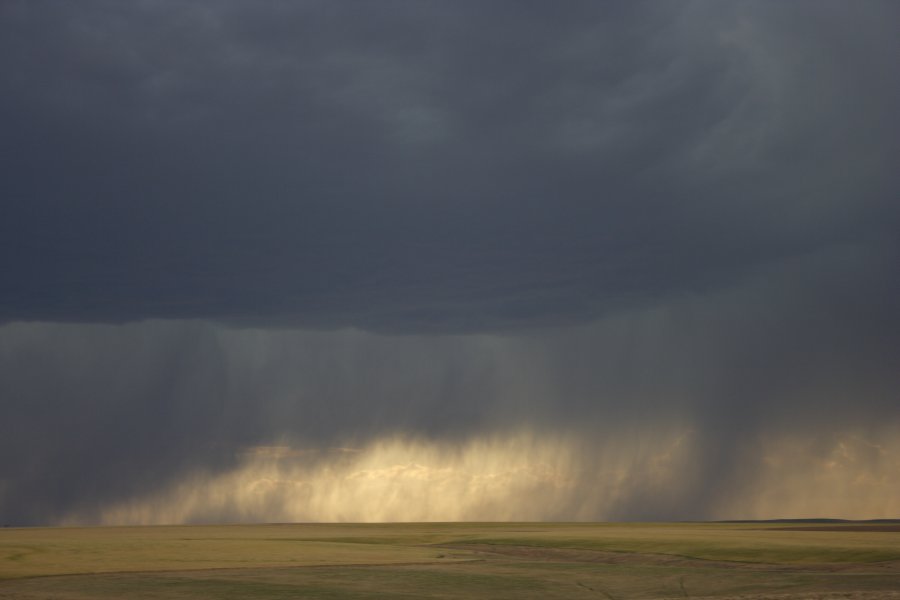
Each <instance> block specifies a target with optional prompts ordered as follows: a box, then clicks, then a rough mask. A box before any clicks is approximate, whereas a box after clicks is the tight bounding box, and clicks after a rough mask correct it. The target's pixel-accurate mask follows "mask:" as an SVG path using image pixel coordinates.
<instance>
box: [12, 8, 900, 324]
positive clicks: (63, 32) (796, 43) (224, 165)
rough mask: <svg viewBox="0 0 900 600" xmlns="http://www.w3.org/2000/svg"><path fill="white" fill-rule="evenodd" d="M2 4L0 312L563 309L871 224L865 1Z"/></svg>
mask: <svg viewBox="0 0 900 600" xmlns="http://www.w3.org/2000/svg"><path fill="white" fill-rule="evenodd" d="M2 10H3V20H2V22H3V25H2V27H3V28H4V32H3V36H2V39H3V40H4V41H3V42H2V44H3V52H2V57H3V58H2V59H0V60H2V61H3V65H2V66H3V69H2V71H3V73H4V75H3V78H2V79H0V86H2V92H3V93H2V94H0V98H2V100H0V119H2V125H3V129H4V132H5V133H4V136H3V140H2V142H0V153H2V156H3V160H4V164H5V165H6V167H5V169H6V171H7V173H8V176H7V177H5V178H4V181H3V184H2V186H3V187H2V194H3V206H4V212H5V218H4V219H3V221H2V225H0V227H2V231H0V233H2V238H3V240H4V244H5V248H6V249H7V250H6V251H5V252H4V253H3V255H2V259H0V260H2V261H3V262H2V271H3V272H4V273H5V276H4V277H3V281H2V284H0V285H2V286H3V288H2V298H3V301H2V304H0V319H5V320H15V319H45V320H66V321H94V322H110V321H111V322H120V321H123V320H132V319H140V318H183V317H201V318H218V319H234V320H239V321H240V320H245V321H250V322H271V323H288V324H295V325H303V326H313V327H334V326H344V325H355V326H360V327H364V328H373V329H381V330H404V331H415V330H419V331H425V330H443V331H454V330H469V331H471V330H478V329H485V328H487V329H495V328H508V327H517V326H520V325H522V324H527V325H532V324H535V323H539V322H546V323H565V322H572V321H578V320H582V319H585V318H590V317H593V316H596V315H598V314H602V313H603V312H604V311H608V310H610V309H612V308H619V307H622V306H627V305H630V304H632V303H634V302H646V301H648V300H652V299H653V298H658V297H660V296H661V295H665V294H668V293H670V292H673V291H685V290H688V291H690V290H703V289H709V288H710V287H711V286H715V285H719V284H721V283H722V282H727V281H729V280H733V279H734V278H735V277H739V276H741V274H742V273H745V272H746V271H747V269H748V268H752V267H754V266H756V265H760V264H766V263H769V262H771V261H773V260H775V259H778V258H782V257H785V256H790V255H793V254H796V253H799V252H806V251H811V250H815V249H818V248H821V247H824V246H828V245H831V244H835V243H860V242H868V241H870V240H873V239H876V238H878V237H880V236H885V235H889V234H890V232H892V230H893V227H894V226H896V225H897V222H898V218H897V216H898V211H897V206H896V202H895V198H896V192H897V189H898V183H897V175H896V174H895V170H894V169H891V168H890V167H891V164H890V161H891V157H892V156H894V157H895V156H896V155H897V150H898V147H897V144H898V142H897V141H896V140H897V139H900V136H897V135H894V134H896V133H897V122H896V116H895V115H894V110H893V107H894V106H896V104H897V102H896V101H897V100H900V97H898V84H897V83H896V78H894V77H891V76H890V75H891V74H892V71H893V62H894V61H892V60H891V58H890V57H891V56H896V51H897V42H896V40H895V39H894V36H892V35H891V31H890V29H889V27H887V26H886V25H885V23H886V22H889V21H890V18H889V17H890V16H891V14H892V13H895V12H896V8H895V7H893V6H892V5H891V4H890V3H876V2H870V3H862V4H856V5H854V6H852V7H851V6H849V5H845V4H841V3H815V9H814V10H813V5H812V4H802V3H791V4H776V3H771V4H760V3H706V2H698V3H682V4H671V3H627V4H625V3H622V4H612V3H609V4H606V3H604V4H600V5H597V4H596V3H572V4H567V5H566V7H565V8H558V7H557V8H550V7H546V6H542V5H530V4H522V3H492V4H491V5H489V6H485V5H481V4H476V3H412V2H387V3H379V4H377V5H375V4H364V3H347V4H341V5H333V4H320V3H288V4H283V3H268V4H265V3H264V4H262V5H260V4H258V3H243V2H226V3H192V4H190V5H184V4H183V3H170V2H157V3H146V4H141V5H129V6H126V5H121V4H116V3H106V2H88V3H80V4H79V5H78V7H75V6H71V7H68V6H63V5H60V4H54V3H42V2H37V3H35V2H10V3H5V4H4V7H3V9H2Z"/></svg>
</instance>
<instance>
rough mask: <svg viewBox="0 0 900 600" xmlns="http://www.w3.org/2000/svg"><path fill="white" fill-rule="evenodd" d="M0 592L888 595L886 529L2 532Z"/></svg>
mask: <svg viewBox="0 0 900 600" xmlns="http://www.w3.org/2000/svg"><path fill="white" fill-rule="evenodd" d="M0 598H4V599H6V598H23V599H24V598H31V599H39V598H56V599H73V600H74V599H105V598H180V599H193V598H223V599H231V598H233V599H238V598H241V599H257V598H259V599H262V598H267V599H273V598H475V599H477V598H516V599H522V598H606V599H608V600H625V599H632V598H634V599H638V598H719V599H723V600H724V599H729V600H731V599H736V598H746V599H748V600H749V599H753V600H762V599H764V598H771V599H788V598H804V599H813V598H817V599H829V600H830V599H838V598H842V599H854V600H870V599H876V598H890V599H897V600H900V525H898V524H897V523H895V522H891V523H871V522H866V523H860V522H856V523H809V522H778V523H772V522H766V523H763V522H749V523H392V524H272V525H196V526H154V527H95V528H5V529H0Z"/></svg>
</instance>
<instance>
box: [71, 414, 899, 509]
mask: <svg viewBox="0 0 900 600" xmlns="http://www.w3.org/2000/svg"><path fill="white" fill-rule="evenodd" d="M890 439H891V440H892V441H891V442H889V443H886V442H884V441H883V440H882V442H880V443H874V442H871V441H866V440H865V439H864V438H862V437H860V436H858V435H851V434H848V435H845V436H842V437H837V438H834V439H833V440H832V441H829V442H822V441H821V440H819V441H816V440H815V439H814V438H812V437H809V438H799V437H796V436H794V437H791V436H783V437H781V438H778V439H771V440H766V441H764V443H763V444H762V446H763V449H764V451H763V455H762V457H761V458H760V457H747V458H745V459H744V462H745V465H744V466H745V467H746V477H738V478H736V479H735V481H737V487H734V485H735V484H733V483H732V484H729V485H731V486H732V487H731V489H729V490H728V492H729V493H727V494H722V495H721V497H720V498H719V500H718V501H717V504H716V505H715V506H712V507H708V509H707V510H708V512H709V513H710V514H706V515H703V516H705V517H706V518H718V519H737V518H759V519H764V518H784V517H837V518H885V517H897V516H898V514H900V442H897V441H894V440H898V439H900V438H898V437H896V436H893V437H891V438H890ZM694 442H695V440H694V436H693V435H692V434H691V432H690V430H689V429H687V428H678V429H674V428H673V429H672V430H670V431H664V432H663V431H659V432H656V433H655V434H654V435H652V436H649V437H637V436H635V435H633V434H632V435H626V434H624V433H623V434H622V435H620V436H616V437H615V439H614V438H606V439H603V440H599V441H598V440H584V439H577V438H574V437H571V436H561V435H547V434H544V435H536V434H534V433H527V432H521V433H517V434H507V435H500V434H497V435H494V436H485V437H482V438H476V439H469V440H465V441H458V442H436V441H428V440H423V439H412V438H404V437H400V436H393V437H385V438H383V439H379V440H376V441H374V442H372V443H370V444H367V445H365V446H362V447H359V448H332V449H330V450H328V451H324V452H318V451H310V450H303V449H298V448H293V447H290V446H284V445H282V446H278V445H274V446H262V447H253V448H247V449H245V451H243V452H242V454H241V461H240V464H239V466H238V467H237V468H236V469H234V470H233V471H230V472H227V473H224V474H218V475H204V474H195V475H194V476H192V477H189V478H186V479H184V480H183V481H181V482H179V483H178V484H177V485H175V486H174V487H172V488H170V489H165V490H160V491H159V492H158V493H156V494H154V495H152V496H150V497H143V498H136V499H134V500H132V501H129V502H125V503H122V504H118V505H115V506H110V507H107V508H106V509H104V510H102V512H101V513H100V514H99V517H97V516H96V515H95V516H94V517H87V516H85V515H72V516H70V518H68V519H66V520H65V524H78V523H85V522H90V521H93V522H96V521H99V522H101V523H103V524H160V523H191V522H195V523H196V522H292V521H297V522H304V521H306V522H373V521H507V520H523V521H525V520H548V521H552V520H609V519H635V518H654V516H653V515H654V514H660V511H662V514H665V511H667V510H670V511H671V512H672V514H677V513H678V512H683V511H684V510H685V503H688V502H690V499H691V498H693V497H696V494H694V492H696V490H694V489H692V487H694V486H696V485H698V484H699V482H701V481H704V477H703V476H702V475H700V474H699V473H698V466H697V465H698V462H697V458H698V456H697V452H698V449H699V446H698V445H697V444H696V443H694ZM679 503H680V504H679ZM673 507H674V508H673ZM688 508H690V507H688Z"/></svg>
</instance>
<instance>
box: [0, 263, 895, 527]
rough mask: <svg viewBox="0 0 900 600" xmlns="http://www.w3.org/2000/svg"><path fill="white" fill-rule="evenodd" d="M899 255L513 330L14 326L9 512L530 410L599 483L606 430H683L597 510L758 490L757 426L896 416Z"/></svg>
mask: <svg viewBox="0 0 900 600" xmlns="http://www.w3.org/2000/svg"><path fill="white" fill-rule="evenodd" d="M874 263H880V264H881V267H880V268H879V269H873V268H872V267H871V265H872V264H874ZM892 272H893V265H892V264H890V263H887V262H885V261H883V260H878V259H873V258H872V257H871V256H867V255H866V253H865V252H864V251H860V250H858V249H853V248H849V249H844V250H843V251H841V252H839V253H833V254H829V255H826V256H815V257H810V258H807V259H804V260H802V261H799V262H798V263H796V264H792V265H789V266H786V267H784V268H783V269H782V270H780V272H779V273H777V274H772V273H768V274H766V276H763V277H758V278H756V279H754V280H753V281H749V282H747V283H745V284H742V285H741V286H738V287H735V288H733V289H731V290H728V291H723V292H720V293H718V294H714V295H711V296H700V295H698V296H692V297H684V298H681V299H680V300H678V301H673V302H671V303H668V304H665V305H660V306H656V307H654V308H648V309H643V310H631V311H625V312H622V313H619V314H618V315H617V316H614V317H608V318H606V319H602V320H599V321H596V322H594V323H592V324H590V325H588V326H582V327H566V328H553V329H542V330H539V331H532V332H530V333H522V334H519V335H503V336H500V335H494V334H491V335H464V336H459V335H443V336H434V335H429V336H418V335H416V336H413V335H403V336H384V335H379V334H371V333H365V332H361V331H354V330H343V331H338V332H316V333H313V332H303V331H274V330H272V329H255V330H254V329H228V328H223V327H221V326H212V325H209V324H203V323H191V322H146V323H142V324H131V325H125V326H112V325H103V326H99V325H86V324H69V325H53V324H12V325H7V326H5V327H3V328H0V397H2V398H3V399H4V415H5V418H4V420H3V422H2V424H0V473H2V477H0V513H2V514H3V515H4V518H5V519H7V520H8V521H10V522H12V523H16V524H37V523H48V522H54V521H55V520H56V519H59V518H61V517H62V516H64V515H66V514H69V513H72V512H75V513H81V514H87V515H92V514H95V512H94V511H97V510H99V509H101V508H102V507H104V506H107V505H109V504H110V503H116V502H124V501H128V500H129V499H132V498H141V497H143V496H145V495H148V494H153V493H157V492H159V491H160V490H165V489H166V488H167V487H168V486H169V485H172V484H175V483H179V482H184V481H190V480H191V477H193V476H195V475H197V474H199V475H203V474H207V473H212V474H216V473H222V472H228V470H229V469H231V468H233V467H234V466H235V465H236V464H237V463H238V461H239V459H240V457H241V453H242V451H243V450H244V449H246V448H248V447H252V446H256V445H266V444H289V445H291V446H293V447H295V448H300V449H320V450H321V449H325V448H329V447H332V448H333V447H337V446H349V447H357V446H359V445H365V444H366V443H368V442H370V441H373V440H378V439H381V438H384V437H385V436H389V435H392V434H402V435H407V436H413V437H422V438H424V439H430V440H457V441H460V440H467V439H478V438H479V436H485V435H492V434H498V433H500V434H502V433H503V432H515V431H516V430H518V429H519V428H523V427H524V428H527V429H531V430H533V431H535V432H537V434H539V435H542V434H543V435H555V434H560V433H565V435H566V436H568V437H569V438H570V439H573V440H581V442H580V443H581V444H582V446H583V452H584V456H585V465H586V466H585V472H584V475H583V476H584V483H583V485H584V486H585V488H586V489H589V488H594V487H601V488H602V487H603V485H604V482H603V481H602V479H597V478H599V477H601V474H599V473H596V472H593V471H591V468H590V465H591V461H590V459H589V458H588V457H590V456H591V452H595V453H598V452H600V450H599V448H600V447H601V445H602V444H603V443H604V442H605V441H606V440H607V439H610V438H613V437H614V436H619V437H616V438H614V439H622V438H623V437H624V439H626V440H628V439H632V438H633V439H644V440H646V442H647V443H653V441H654V432H657V431H663V432H667V433H671V430H672V429H674V430H676V431H678V430H684V431H690V432H692V433H691V440H692V442H691V443H692V444H693V448H694V450H693V453H692V454H691V455H690V463H689V467H688V468H686V469H685V470H684V471H683V472H679V473H678V474H677V476H675V475H673V477H675V480H676V481H689V482H691V483H692V485H688V486H685V488H684V490H683V491H681V492H679V493H676V491H675V490H671V492H672V493H671V494H669V495H666V496H665V497H664V498H661V497H660V496H659V490H658V489H656V488H653V487H652V486H650V487H648V488H647V489H646V490H644V489H643V488H641V487H640V486H637V488H636V491H635V492H634V493H633V495H631V496H629V497H627V498H626V499H625V500H627V501H625V500H623V502H622V503H621V505H620V506H619V507H618V509H617V512H616V513H613V514H612V515H610V514H609V513H601V512H588V513H587V514H588V515H589V516H592V517H593V518H609V517H610V516H614V517H616V518H623V519H645V518H651V519H660V518H662V519H666V518H668V519H672V518H676V519H683V518H710V517H712V516H714V515H715V513H714V512H713V507H715V506H716V505H717V503H718V502H719V501H720V500H721V498H722V496H723V495H725V494H733V495H737V496H740V495H741V494H744V495H745V496H746V497H751V496H752V495H751V493H750V492H751V489H750V488H751V487H752V484H753V479H752V477H753V473H754V470H755V469H757V468H758V467H759V462H760V460H761V456H760V452H761V450H760V448H761V446H760V445H761V444H762V443H763V442H764V441H765V440H766V439H767V438H766V436H772V435H778V434H787V435H789V436H794V437H796V436H813V437H814V439H817V440H819V443H820V444H822V445H823V446H825V447H827V446H828V444H829V443H831V441H832V440H833V439H835V436H839V435H845V434H846V433H847V432H853V433H856V434H858V435H860V436H861V439H863V440H872V443H875V442H877V441H878V440H883V439H891V436H892V435H895V433H896V427H897V423H898V421H900V414H898V405H897V403H896V393H897V390H898V389H900V380H898V374H897V370H896V368H895V360H894V359H895V358H896V357H897V356H898V355H900V341H898V340H900V319H898V317H897V315H896V311H895V310H894V302H893V298H894V297H895V295H894V296H892V295H891V294H895V293H896V290H893V291H891V290H889V289H885V288H884V285H885V282H886V281H888V280H889V277H890V275H891V273H892ZM862 289H865V290H869V291H872V290H876V289H881V290H882V292H883V293H884V294H883V295H882V296H880V297H878V298H868V297H865V298H864V297H860V296H859V294H858V291H859V290H862ZM599 458H600V455H599V454H598V460H599ZM895 458H896V459H897V460H900V457H895ZM309 460H310V461H313V460H315V456H314V455H310V459H309ZM884 475H885V476H886V477H888V480H889V481H891V480H890V477H893V475H891V474H884ZM636 476H637V474H636ZM758 492H759V490H756V491H755V492H754V493H758ZM883 500H884V501H885V502H890V499H889V498H885V499H883ZM597 510H598V511H599V510H600V509H599V508H598V509H597ZM606 510H608V507H606ZM217 514H219V513H217ZM222 514H223V515H224V516H223V518H228V519H232V520H233V519H240V518H246V517H245V516H244V517H242V515H241V513H239V512H233V513H232V512H226V513H222ZM732 516H734V515H732ZM859 516H865V515H859ZM556 517H557V518H573V514H570V513H566V512H565V511H563V512H562V513H559V514H556ZM258 518H259V517H258Z"/></svg>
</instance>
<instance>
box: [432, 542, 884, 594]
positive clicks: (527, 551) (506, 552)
mask: <svg viewBox="0 0 900 600" xmlns="http://www.w3.org/2000/svg"><path fill="white" fill-rule="evenodd" d="M435 547H439V548H448V549H453V550H468V551H470V552H476V553H480V554H487V555H495V556H504V557H514V558H522V559H527V560H545V561H554V562H586V563H597V564H607V565H652V566H666V567H683V568H706V569H742V570H752V571H784V572H787V571H794V572H796V571H808V572H820V573H821V572H826V573H836V572H866V573H884V572H897V573H900V561H898V560H894V561H885V562H878V563H863V564H860V563H850V564H844V563H832V564H815V565H802V564H768V563H751V562H737V561H725V560H706V559H702V558H691V557H687V556H677V555H673V554H644V553H638V552H604V551H602V550H585V549H577V548H545V547H541V546H511V545H510V546H508V545H505V544H504V545H499V544H450V545H439V546H435ZM898 598H900V596H898Z"/></svg>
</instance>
